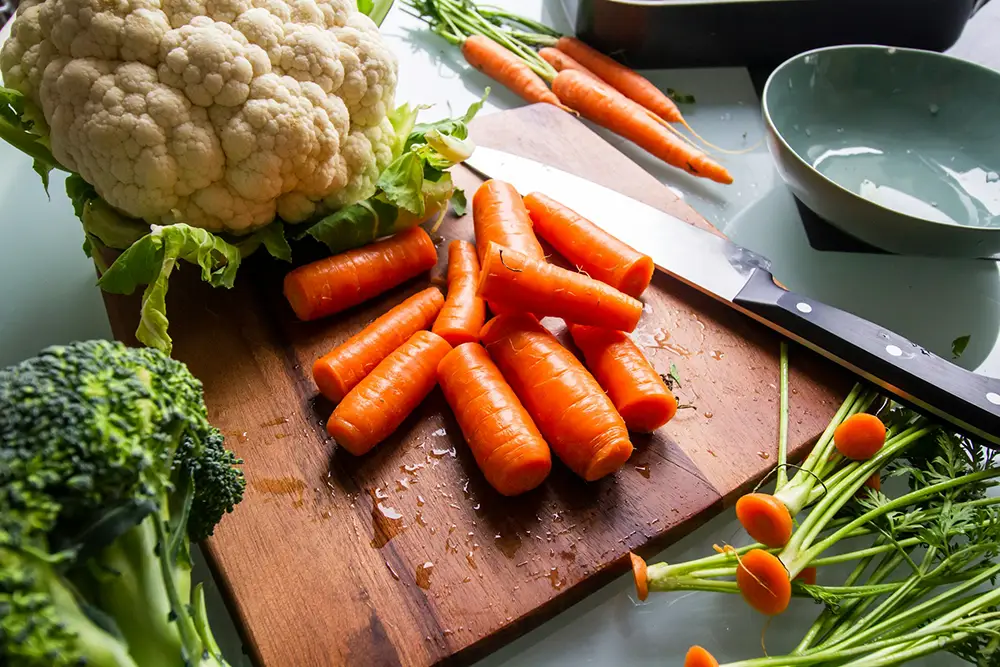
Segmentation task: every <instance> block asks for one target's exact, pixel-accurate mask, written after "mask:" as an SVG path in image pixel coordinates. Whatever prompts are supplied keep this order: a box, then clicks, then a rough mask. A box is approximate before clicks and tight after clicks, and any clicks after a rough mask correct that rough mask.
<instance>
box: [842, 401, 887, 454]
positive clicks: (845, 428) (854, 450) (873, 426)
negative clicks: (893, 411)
mask: <svg viewBox="0 0 1000 667" xmlns="http://www.w3.org/2000/svg"><path fill="white" fill-rule="evenodd" d="M833 444H834V445H836V447H837V451H838V452H840V453H841V454H842V455H844V456H845V457H846V458H849V459H851V460H853V461H867V460H868V459H870V458H871V457H873V456H875V455H876V454H877V453H878V451H879V450H880V449H882V445H884V444H885V425H884V424H883V423H882V420H880V419H879V418H878V417H876V416H875V415H872V414H868V413H867V412H859V413H858V414H856V415H851V416H850V417H848V418H847V419H845V420H844V421H843V422H841V424H840V426H838V427H837V430H836V431H834V432H833Z"/></svg>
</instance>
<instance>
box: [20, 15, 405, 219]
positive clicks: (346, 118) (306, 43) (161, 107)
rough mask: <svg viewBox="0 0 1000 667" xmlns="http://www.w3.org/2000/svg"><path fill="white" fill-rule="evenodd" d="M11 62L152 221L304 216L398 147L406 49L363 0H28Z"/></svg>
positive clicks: (65, 146)
mask: <svg viewBox="0 0 1000 667" xmlns="http://www.w3.org/2000/svg"><path fill="white" fill-rule="evenodd" d="M0 73H2V74H3V78H4V82H5V84H6V85H8V86H10V87H12V88H15V89H17V90H19V91H20V92H22V93H24V94H25V95H26V96H27V97H28V98H29V99H31V100H32V101H33V102H35V103H36V104H38V105H39V106H40V107H41V109H42V111H43V113H44V115H45V119H46V121H47V122H48V124H49V126H50V132H51V136H50V141H51V145H52V152H53V155H54V156H55V157H56V159H57V160H59V161H60V162H61V163H62V164H63V165H65V166H66V167H67V168H68V169H71V170H73V171H76V172H78V173H79V174H80V175H81V176H82V177H83V178H84V179H85V180H86V181H87V182H89V183H91V184H92V185H93V186H94V188H95V189H96V190H97V192H98V194H100V195H101V196H102V197H103V198H104V199H105V200H107V202H108V203H109V204H111V205H112V206H114V207H116V208H118V209H120V210H122V211H124V212H125V213H127V214H129V215H132V216H135V217H139V218H144V219H145V220H147V221H149V222H150V223H154V224H171V223H174V222H186V223H188V224H191V225H194V226H198V227H203V228H205V229H210V230H213V231H226V232H232V233H238V234H239V233H248V232H251V231H253V230H254V229H256V228H259V227H261V226H263V225H266V224H268V223H269V222H271V220H272V219H273V218H274V217H275V215H276V214H280V215H281V217H282V218H284V219H285V220H287V221H289V222H301V221H302V220H305V219H308V218H310V217H312V216H315V215H318V214H321V213H325V212H328V211H330V210H332V209H334V208H337V207H340V206H345V205H348V204H351V203H353V202H355V201H358V200H360V199H363V198H365V197H368V196H370V195H371V194H372V192H373V191H374V188H375V182H376V180H377V178H378V174H379V172H380V171H381V170H382V169H383V168H384V167H385V166H386V165H387V164H388V163H389V161H390V160H391V157H392V156H391V147H392V143H393V140H394V135H393V131H392V126H391V124H390V123H389V121H388V118H387V114H388V112H389V110H390V109H391V108H392V103H393V98H394V95H395V90H396V60H395V58H394V56H393V55H392V53H391V52H390V51H389V49H388V48H387V46H386V44H385V42H384V41H383V40H382V38H381V36H380V35H379V32H378V29H377V28H376V26H375V24H374V23H372V21H371V20H370V19H369V18H368V17H367V16H364V15H363V14H360V13H359V12H357V10H356V8H355V4H354V0H116V1H115V2H108V0H23V1H22V3H21V6H20V9H19V10H18V15H17V18H16V20H15V23H14V26H13V29H12V33H11V38H10V39H9V40H8V41H7V42H6V43H5V44H4V46H3V49H2V51H0Z"/></svg>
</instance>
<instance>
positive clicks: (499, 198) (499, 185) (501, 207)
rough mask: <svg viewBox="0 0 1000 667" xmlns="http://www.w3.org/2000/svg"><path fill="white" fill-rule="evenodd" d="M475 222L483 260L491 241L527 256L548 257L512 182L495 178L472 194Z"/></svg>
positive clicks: (480, 255) (478, 250) (478, 249)
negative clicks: (536, 236)
mask: <svg viewBox="0 0 1000 667" xmlns="http://www.w3.org/2000/svg"><path fill="white" fill-rule="evenodd" d="M472 224H473V227H474V229H475V234H476V251H477V252H478V253H479V263H480V264H482V262H483V258H485V257H486V248H487V246H489V244H490V242H491V241H492V242H493V243H496V244H497V245H502V246H503V247H505V248H510V249H511V250H516V251H518V252H521V253H524V254H525V255H527V256H528V257H533V258H535V259H541V260H544V259H545V251H544V250H542V246H541V245H540V244H539V243H538V239H537V238H535V232H534V231H532V229H531V217H530V216H529V215H528V209H526V208H525V207H524V201H523V200H522V199H521V195H519V194H518V193H517V190H515V189H514V186H513V185H511V184H510V183H505V182H504V181H498V180H495V179H493V180H489V181H486V182H485V183H483V184H482V185H480V186H479V189H477V190H476V194H475V195H473V197H472Z"/></svg>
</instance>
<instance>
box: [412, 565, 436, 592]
mask: <svg viewBox="0 0 1000 667" xmlns="http://www.w3.org/2000/svg"><path fill="white" fill-rule="evenodd" d="M433 571H434V563H432V562H431V561H426V562H424V563H421V564H420V565H418V566H417V570H416V573H415V576H414V578H415V579H416V580H417V586H420V588H422V589H424V590H425V591H426V590H427V589H429V588H430V587H431V572H433Z"/></svg>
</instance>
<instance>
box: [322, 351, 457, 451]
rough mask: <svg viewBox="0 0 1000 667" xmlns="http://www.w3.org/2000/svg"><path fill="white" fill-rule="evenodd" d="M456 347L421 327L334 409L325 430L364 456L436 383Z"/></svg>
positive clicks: (399, 422) (396, 425) (387, 435)
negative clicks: (441, 364) (444, 362)
mask: <svg viewBox="0 0 1000 667" xmlns="http://www.w3.org/2000/svg"><path fill="white" fill-rule="evenodd" d="M449 351H451V345H448V342H447V341H445V339H443V338H441V337H440V336H438V335H437V334H434V333H431V332H430V331H418V332H417V333H415V334H413V335H412V336H411V337H410V339H409V340H408V341H406V342H405V343H403V345H402V346H400V347H399V348H398V349H397V350H396V351H395V352H393V353H392V354H390V355H389V356H388V357H386V358H385V359H383V360H382V363H380V364H379V365H378V366H376V367H375V368H374V370H372V372H371V373H369V374H368V375H367V376H366V377H365V378H364V379H363V380H361V382H359V383H358V385H357V386H356V387H354V389H352V390H351V391H350V392H348V394H347V396H345V397H344V400H343V401H341V402H340V404H339V405H337V407H336V408H335V409H334V411H333V414H332V415H331V416H330V420H329V421H328V422H327V423H326V431H327V433H329V434H330V435H331V436H333V439H334V440H335V441H336V442H337V444H338V445H340V446H341V447H343V448H344V449H346V450H347V451H349V452H350V453H351V454H354V455H355V456H360V455H362V454H364V453H365V452H367V451H369V450H370V449H371V448H372V447H374V446H375V445H377V444H378V443H380V442H382V441H383V440H385V439H386V438H388V437H389V436H390V435H391V434H392V432H393V431H395V430H396V429H397V428H399V425H400V424H402V423H403V420H405V419H406V417H407V416H409V414H410V413H411V412H413V410H414V409H415V408H416V407H417V406H418V405H419V404H420V402H421V401H422V400H424V398H425V397H426V396H427V394H429V393H430V392H431V389H433V388H434V385H435V384H437V367H438V364H439V363H440V362H441V359H443V358H444V356H445V355H446V354H448V352H449Z"/></svg>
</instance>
